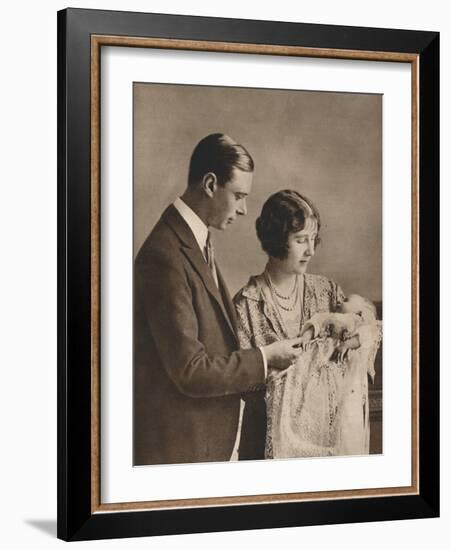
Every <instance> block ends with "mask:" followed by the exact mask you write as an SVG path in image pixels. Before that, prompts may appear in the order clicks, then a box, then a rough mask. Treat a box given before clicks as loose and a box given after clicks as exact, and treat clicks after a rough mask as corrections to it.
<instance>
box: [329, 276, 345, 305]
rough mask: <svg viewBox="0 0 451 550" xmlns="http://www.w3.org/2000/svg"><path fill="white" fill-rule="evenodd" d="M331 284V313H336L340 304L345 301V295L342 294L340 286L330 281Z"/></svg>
mask: <svg viewBox="0 0 451 550" xmlns="http://www.w3.org/2000/svg"><path fill="white" fill-rule="evenodd" d="M331 284H332V304H331V309H332V311H337V309H338V308H339V307H340V306H341V304H342V303H343V302H344V301H345V300H346V295H345V293H344V292H343V290H342V288H341V286H340V285H339V284H337V283H336V282H334V281H331Z"/></svg>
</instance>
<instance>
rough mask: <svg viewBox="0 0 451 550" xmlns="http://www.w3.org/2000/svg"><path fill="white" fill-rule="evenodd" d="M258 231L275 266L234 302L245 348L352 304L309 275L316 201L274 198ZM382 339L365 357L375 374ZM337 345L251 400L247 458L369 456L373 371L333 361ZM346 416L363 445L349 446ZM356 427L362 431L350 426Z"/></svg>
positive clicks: (318, 348) (310, 352) (319, 349)
mask: <svg viewBox="0 0 451 550" xmlns="http://www.w3.org/2000/svg"><path fill="white" fill-rule="evenodd" d="M256 228H257V235H258V238H259V240H260V243H261V245H262V248H263V250H264V251H265V252H266V253H267V254H268V263H267V265H266V268H265V271H264V272H263V273H262V274H261V275H258V276H254V277H251V278H250V280H249V282H248V284H247V285H246V286H245V287H244V288H242V289H241V290H240V292H238V294H237V295H236V296H235V299H234V302H235V307H236V310H237V317H238V326H239V337H240V344H241V347H243V348H250V347H257V346H264V345H267V344H270V343H272V342H274V341H276V340H283V339H286V338H295V337H297V336H299V335H300V334H302V329H303V327H304V325H305V324H306V323H307V321H309V320H310V319H311V318H312V316H314V314H316V313H321V312H337V311H340V310H341V307H342V305H343V303H344V302H345V296H344V294H343V291H342V290H341V288H340V287H339V286H338V285H337V284H336V283H335V282H333V281H331V280H329V279H327V278H326V277H323V276H320V275H310V274H307V273H306V271H307V267H308V264H309V262H310V260H311V259H312V257H313V255H314V254H315V251H316V248H317V246H318V244H319V242H320V237H319V234H320V229H321V219H320V215H319V212H318V210H317V209H316V207H315V206H314V204H313V203H312V202H311V201H310V200H309V199H307V198H306V197H303V196H302V195H300V194H299V193H298V192H297V191H293V190H285V191H280V192H278V193H275V194H274V195H272V196H271V197H270V198H269V199H268V200H267V201H266V203H265V204H264V206H263V209H262V213H261V215H260V217H259V218H258V219H257V222H256ZM376 340H378V337H377V335H376V337H375V338H374V341H372V343H371V345H370V346H369V348H368V346H366V349H367V350H368V353H367V355H368V357H367V356H365V357H360V359H361V361H365V362H367V363H368V365H369V366H368V369H367V370H368V371H369V372H371V365H372V362H374V355H375V351H376V350H377V345H378V341H377V342H376ZM336 343H337V341H336V340H334V339H333V338H323V339H320V340H316V341H315V342H314V343H313V344H311V345H309V346H307V347H308V349H305V351H304V352H303V354H301V357H300V359H299V361H298V362H297V363H296V365H293V366H292V367H290V368H289V369H287V371H285V372H283V373H282V374H280V373H279V375H275V373H272V372H269V373H268V385H267V389H266V392H258V393H254V394H248V395H247V396H246V397H245V402H246V405H245V410H244V416H243V422H242V432H241V442H240V451H239V454H240V459H241V460H243V459H244V460H246V459H248V460H249V459H259V458H287V457H294V456H327V455H333V454H362V453H365V452H368V450H367V448H368V441H369V414H368V413H369V411H368V396H367V375H366V370H365V373H364V376H363V375H362V374H361V372H362V368H361V365H360V364H358V365H357V364H356V358H357V359H358V354H357V355H355V354H354V355H353V354H350V356H351V357H353V358H354V359H353V361H354V362H353V365H354V366H353V368H349V367H351V366H352V365H351V363H350V361H349V359H346V360H345V361H344V362H343V363H340V362H333V361H332V360H331V357H332V356H333V352H334V349H335V347H336ZM365 369H366V366H365ZM343 380H344V382H343ZM348 394H349V395H348ZM354 394H356V395H354ZM362 407H363V409H364V410H363V415H362V414H361V412H362ZM356 410H357V412H356ZM354 417H356V418H354ZM345 418H346V419H347V422H348V428H349V429H347V428H346V432H347V433H348V434H350V433H351V432H353V433H354V434H356V433H357V432H358V433H357V437H358V439H359V440H358V442H357V443H356V441H355V440H352V441H346V442H345V443H344V441H345V438H344V437H343V434H342V432H343V421H344V419H345ZM362 419H363V420H362ZM356 422H357V424H358V426H355V425H351V424H353V423H354V424H355V423H356ZM358 428H360V430H359V429H358ZM345 435H346V434H345ZM353 437H354V439H355V437H356V436H353Z"/></svg>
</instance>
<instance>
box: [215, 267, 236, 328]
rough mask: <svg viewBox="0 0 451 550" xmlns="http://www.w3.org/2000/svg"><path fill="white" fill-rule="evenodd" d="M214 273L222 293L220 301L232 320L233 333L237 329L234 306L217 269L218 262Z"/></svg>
mask: <svg viewBox="0 0 451 550" xmlns="http://www.w3.org/2000/svg"><path fill="white" fill-rule="evenodd" d="M216 273H217V275H218V281H219V288H220V289H221V295H222V301H223V303H224V307H225V309H226V310H227V313H228V315H229V318H230V320H231V322H232V325H233V331H234V333H235V334H237V333H238V330H237V321H236V313H235V306H234V305H233V301H232V298H231V297H230V294H229V290H228V288H227V285H226V284H225V281H224V278H223V276H222V273H221V272H220V271H219V268H218V264H216Z"/></svg>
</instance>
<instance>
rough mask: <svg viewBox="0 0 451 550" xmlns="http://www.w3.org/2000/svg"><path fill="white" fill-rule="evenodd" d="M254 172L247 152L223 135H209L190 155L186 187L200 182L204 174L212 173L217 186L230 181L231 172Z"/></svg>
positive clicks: (252, 162)
mask: <svg viewBox="0 0 451 550" xmlns="http://www.w3.org/2000/svg"><path fill="white" fill-rule="evenodd" d="M234 168H237V169H238V170H242V171H243V172H253V171H254V161H253V160H252V157H251V156H250V154H249V152H248V151H247V150H246V149H245V148H244V147H243V146H242V145H240V144H239V143H236V142H235V141H234V140H233V139H232V138H231V137H229V136H226V135H225V134H210V135H209V136H207V137H204V138H203V139H201V140H200V141H199V143H198V144H197V145H196V147H195V148H194V151H193V154H192V155H191V161H190V165H189V173H188V185H195V184H196V183H198V182H200V181H201V180H202V178H203V177H204V176H205V174H208V173H209V172H212V173H214V174H215V175H216V177H217V178H218V183H219V185H225V184H226V183H227V182H228V181H230V180H231V179H232V170H233V169H234Z"/></svg>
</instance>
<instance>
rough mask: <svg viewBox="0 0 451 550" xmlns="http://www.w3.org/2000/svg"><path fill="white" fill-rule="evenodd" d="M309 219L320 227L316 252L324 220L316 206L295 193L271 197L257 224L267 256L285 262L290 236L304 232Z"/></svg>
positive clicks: (316, 241) (280, 193) (279, 193)
mask: <svg viewBox="0 0 451 550" xmlns="http://www.w3.org/2000/svg"><path fill="white" fill-rule="evenodd" d="M309 218H314V219H315V220H316V223H317V228H318V234H317V236H316V239H315V249H316V247H317V246H318V245H319V243H320V237H319V230H320V227H321V218H320V215H319V212H318V209H317V208H316V206H315V205H314V204H313V202H312V201H311V200H310V199H308V198H307V197H304V196H303V195H301V194H300V193H298V192H297V191H294V190H292V189H285V190H283V191H278V192H277V193H274V194H273V195H271V196H270V197H269V199H268V200H267V201H266V202H265V204H264V205H263V208H262V212H261V214H260V217H259V218H257V221H256V223H255V227H256V229H257V236H258V239H259V241H260V243H261V246H262V248H263V250H264V251H265V252H266V254H268V256H271V257H273V258H278V259H279V260H284V259H285V258H286V257H287V255H288V236H289V235H290V233H297V232H298V231H301V230H302V229H304V227H305V224H306V221H307V220H308V219H309Z"/></svg>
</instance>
